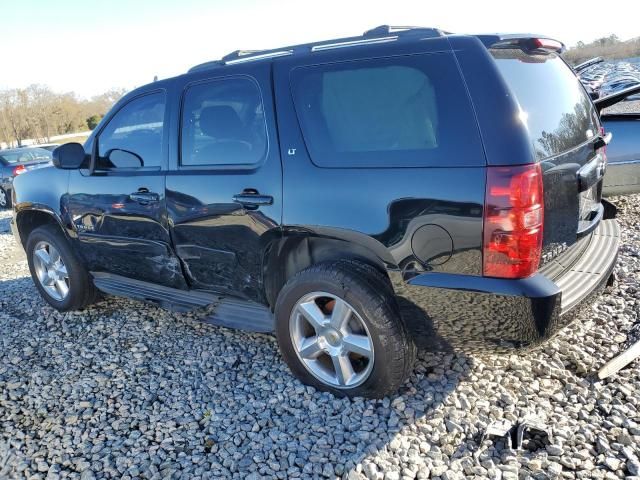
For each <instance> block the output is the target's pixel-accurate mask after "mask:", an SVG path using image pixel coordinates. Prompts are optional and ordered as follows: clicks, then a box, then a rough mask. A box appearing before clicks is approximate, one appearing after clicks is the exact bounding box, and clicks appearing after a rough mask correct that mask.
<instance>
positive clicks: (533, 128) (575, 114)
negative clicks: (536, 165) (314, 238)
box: [491, 49, 599, 159]
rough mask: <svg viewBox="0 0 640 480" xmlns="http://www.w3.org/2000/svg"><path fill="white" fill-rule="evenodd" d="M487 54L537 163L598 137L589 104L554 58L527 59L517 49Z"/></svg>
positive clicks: (564, 67)
mask: <svg viewBox="0 0 640 480" xmlns="http://www.w3.org/2000/svg"><path fill="white" fill-rule="evenodd" d="M491 54H492V55H493V58H494V59H495V61H496V64H497V66H498V69H499V70H500V72H501V73H502V76H503V77H504V79H505V80H506V82H507V84H508V85H509V87H510V88H511V90H512V91H513V93H514V95H515V96H516V99H517V101H518V103H519V104H520V108H521V110H522V114H521V118H522V119H523V120H524V121H525V123H526V125H527V128H528V130H529V134H530V136H531V141H532V142H533V145H534V148H535V152H536V156H537V158H538V159H544V158H547V157H551V156H554V155H558V154H560V153H563V152H565V151H567V150H570V149H572V148H574V147H576V146H578V145H580V144H582V143H584V142H585V141H587V140H588V139H589V138H591V137H592V136H593V135H596V134H598V133H599V132H598V120H597V114H596V112H595V110H594V108H593V105H592V103H591V100H590V99H589V97H588V96H587V94H586V92H585V91H584V89H583V88H582V85H580V82H579V81H578V79H577V77H576V76H575V74H574V73H573V72H572V71H571V69H570V68H569V67H568V66H567V65H566V64H565V63H564V61H562V59H560V58H559V57H558V56H557V55H555V54H549V55H529V54H527V53H525V52H523V51H522V50H518V49H492V50H491Z"/></svg>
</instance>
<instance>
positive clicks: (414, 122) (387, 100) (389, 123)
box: [291, 53, 484, 167]
mask: <svg viewBox="0 0 640 480" xmlns="http://www.w3.org/2000/svg"><path fill="white" fill-rule="evenodd" d="M291 81H292V89H293V96H294V102H295V106H296V111H297V114H298V118H299V120H300V124H301V126H302V130H303V135H304V138H305V142H306V144H307V147H308V149H309V152H310V154H311V157H312V160H313V162H314V163H316V164H317V165H319V166H326V167H377V166H380V167H399V166H415V167H422V166H428V165H436V164H440V165H442V166H461V165H469V164H470V165H474V166H475V165H476V164H478V163H481V162H483V160H484V159H483V158H480V157H481V156H482V147H481V144H480V139H479V135H478V129H477V125H476V124H475V118H474V115H473V111H472V109H471V106H470V102H469V98H468V95H467V93H466V90H465V88H464V85H463V83H462V81H461V79H460V74H459V72H458V70H457V67H456V65H455V61H454V60H453V58H452V57H451V55H449V54H446V53H436V54H424V55H407V56H398V57H389V58H382V59H367V60H359V61H350V62H340V63H333V64H326V65H314V66H308V67H298V68H296V69H294V70H293V72H292V74H291ZM463 139H464V140H463Z"/></svg>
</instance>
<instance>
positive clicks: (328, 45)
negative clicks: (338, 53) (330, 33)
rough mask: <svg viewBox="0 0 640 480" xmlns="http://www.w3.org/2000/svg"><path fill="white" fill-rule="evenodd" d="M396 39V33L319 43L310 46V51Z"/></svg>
mask: <svg viewBox="0 0 640 480" xmlns="http://www.w3.org/2000/svg"><path fill="white" fill-rule="evenodd" d="M397 39H398V36H397V35H392V36H388V37H376V38H363V39H361V40H349V41H345V42H333V43H320V44H318V45H314V46H313V47H311V51H312V52H321V51H323V50H332V49H334V48H344V47H355V46H357V45H372V44H376V43H387V42H393V41H395V40H397Z"/></svg>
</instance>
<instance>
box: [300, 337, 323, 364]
mask: <svg viewBox="0 0 640 480" xmlns="http://www.w3.org/2000/svg"><path fill="white" fill-rule="evenodd" d="M321 353H322V347H321V346H320V344H319V343H318V337H309V338H305V339H304V340H303V341H302V343H301V344H300V356H302V357H303V358H310V359H315V358H318V357H319V356H320V354H321Z"/></svg>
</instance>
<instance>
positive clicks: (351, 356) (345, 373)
mask: <svg viewBox="0 0 640 480" xmlns="http://www.w3.org/2000/svg"><path fill="white" fill-rule="evenodd" d="M275 315H276V335H277V338H278V343H279V345H280V350H281V351H282V355H283V357H284V359H285V361H286V362H287V364H288V365H289V367H290V368H291V371H292V372H293V373H294V375H296V376H297V377H298V378H299V379H300V380H301V381H302V382H303V383H306V384H309V385H313V386H314V387H316V388H318V389H320V390H325V391H329V392H332V393H333V394H335V395H338V396H345V395H346V396H363V397H370V398H380V397H383V396H385V395H387V394H389V393H393V392H394V391H396V390H397V389H398V387H399V386H400V385H401V384H402V383H403V382H404V381H405V379H406V378H407V377H408V375H409V373H410V372H411V369H412V367H413V362H414V359H415V346H414V344H413V342H412V340H411V338H410V337H409V334H408V331H407V328H406V327H405V325H404V323H403V322H402V319H401V318H400V314H399V311H398V307H397V305H396V302H395V298H394V296H393V292H392V289H391V287H390V285H389V284H388V281H387V279H386V278H384V277H383V276H382V275H381V274H380V273H379V272H378V271H377V270H376V269H374V268H373V267H369V266H368V265H365V264H362V263H359V262H352V261H339V262H332V263H325V264H320V265H315V266H312V267H309V268H308V269H306V270H303V271H302V272H300V273H298V274H296V275H295V276H294V277H292V278H291V279H290V280H289V281H288V282H287V284H286V285H285V286H284V287H283V289H282V291H281V292H280V294H279V295H278V301H277V304H276V309H275Z"/></svg>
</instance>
